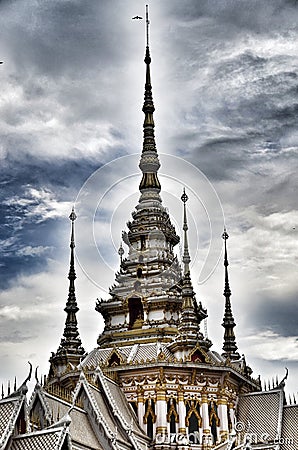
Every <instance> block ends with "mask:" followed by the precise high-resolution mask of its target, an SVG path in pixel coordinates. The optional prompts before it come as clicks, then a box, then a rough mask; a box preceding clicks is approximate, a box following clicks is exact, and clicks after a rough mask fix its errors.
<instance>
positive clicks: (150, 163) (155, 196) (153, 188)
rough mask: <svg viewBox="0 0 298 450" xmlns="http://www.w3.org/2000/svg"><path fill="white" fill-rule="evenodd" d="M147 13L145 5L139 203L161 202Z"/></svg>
mask: <svg viewBox="0 0 298 450" xmlns="http://www.w3.org/2000/svg"><path fill="white" fill-rule="evenodd" d="M149 24H150V21H149V14H148V5H146V53H145V59H144V62H145V64H146V82H145V94H144V105H143V112H144V114H145V119H144V124H143V130H144V138H143V151H142V156H141V161H140V165H139V167H140V169H141V171H142V172H143V176H142V180H141V183H140V186H139V189H140V191H141V193H142V195H141V198H140V203H142V202H146V203H147V202H148V201H151V202H152V201H158V202H161V199H160V197H159V192H160V182H159V179H158V176H157V172H158V169H159V168H160V162H159V159H158V155H157V151H156V144H155V137H154V127H155V125H154V119H153V113H154V111H155V108H154V104H153V97H152V86H151V74H150V64H151V56H150V50H149Z"/></svg>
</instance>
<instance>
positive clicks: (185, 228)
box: [181, 188, 190, 275]
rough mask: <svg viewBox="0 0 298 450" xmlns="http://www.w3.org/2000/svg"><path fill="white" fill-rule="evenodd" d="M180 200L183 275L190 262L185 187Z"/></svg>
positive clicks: (187, 269)
mask: <svg viewBox="0 0 298 450" xmlns="http://www.w3.org/2000/svg"><path fill="white" fill-rule="evenodd" d="M181 200H182V202H183V215H184V216H183V231H184V252H183V258H182V261H183V263H184V275H185V274H187V273H188V272H189V263H190V255H189V250H188V239H187V231H188V224H187V216H186V202H187V200H188V196H187V194H186V192H185V188H183V194H182V195H181Z"/></svg>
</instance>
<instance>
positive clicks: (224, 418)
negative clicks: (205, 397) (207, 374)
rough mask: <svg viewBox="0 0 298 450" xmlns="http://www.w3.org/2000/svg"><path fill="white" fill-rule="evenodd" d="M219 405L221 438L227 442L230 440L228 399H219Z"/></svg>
mask: <svg viewBox="0 0 298 450" xmlns="http://www.w3.org/2000/svg"><path fill="white" fill-rule="evenodd" d="M217 405H218V408H217V411H218V417H219V420H220V424H219V433H220V434H219V436H220V438H221V440H222V441H225V440H226V439H227V438H228V434H229V423H228V406H227V400H226V398H224V397H222V398H221V399H219V400H218V402H217Z"/></svg>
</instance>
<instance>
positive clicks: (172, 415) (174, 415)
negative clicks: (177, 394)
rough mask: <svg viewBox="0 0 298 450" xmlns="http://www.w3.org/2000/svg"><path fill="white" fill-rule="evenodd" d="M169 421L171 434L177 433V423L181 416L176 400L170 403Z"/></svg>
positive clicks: (171, 400) (172, 399)
mask: <svg viewBox="0 0 298 450" xmlns="http://www.w3.org/2000/svg"><path fill="white" fill-rule="evenodd" d="M167 421H168V422H170V433H173V434H175V433H176V423H177V422H178V421H179V416H178V414H177V410H176V400H175V399H174V398H171V399H170V400H169V401H168V414H167Z"/></svg>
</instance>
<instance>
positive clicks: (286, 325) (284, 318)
mask: <svg viewBox="0 0 298 450" xmlns="http://www.w3.org/2000/svg"><path fill="white" fill-rule="evenodd" d="M251 318H252V319H253V320H254V322H255V327H256V329H259V330H262V329H267V330H271V331H273V332H274V333H277V334H278V335H280V336H285V337H288V336H296V335H297V323H298V312H297V293H296V292H295V293H292V294H286V293H284V294H283V295H281V296H280V298H276V296H275V297H273V296H272V297H268V296H266V295H265V296H262V298H261V299H260V301H259V302H258V303H256V305H255V308H254V310H253V312H252V317H251Z"/></svg>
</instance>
